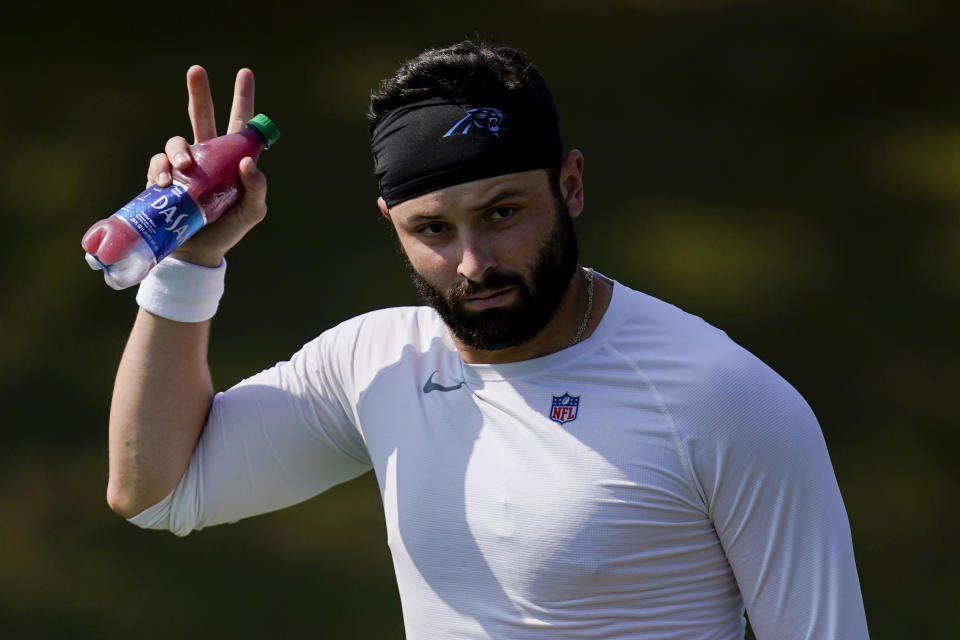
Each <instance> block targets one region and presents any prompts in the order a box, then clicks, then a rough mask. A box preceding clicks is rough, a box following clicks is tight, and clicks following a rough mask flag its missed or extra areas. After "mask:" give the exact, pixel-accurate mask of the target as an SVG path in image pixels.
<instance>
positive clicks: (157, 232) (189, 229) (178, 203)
mask: <svg viewBox="0 0 960 640" xmlns="http://www.w3.org/2000/svg"><path fill="white" fill-rule="evenodd" d="M116 215H118V216H120V217H122V218H124V219H125V220H127V221H128V222H129V223H130V225H131V226H132V227H133V228H134V229H136V230H137V231H138V232H139V233H140V235H141V236H143V239H144V240H146V241H147V244H148V245H149V246H150V249H151V250H152V251H153V255H154V256H156V258H157V262H160V261H161V260H163V259H164V258H166V257H167V256H168V255H170V254H171V253H172V252H173V251H174V250H175V249H176V248H177V247H179V246H180V245H182V244H183V243H184V242H186V241H187V238H189V237H190V236H192V235H193V234H195V233H196V232H197V231H199V230H200V228H201V227H203V225H204V224H205V222H206V221H205V220H204V217H203V212H201V211H200V207H198V206H197V203H196V202H194V200H193V198H191V197H190V194H188V193H187V188H186V187H185V186H184V185H182V184H179V183H176V182H175V183H173V184H172V185H170V186H169V187H158V186H157V185H152V186H150V187H148V188H147V190H146V191H144V192H143V193H141V194H140V195H138V196H137V197H136V198H134V199H133V200H131V201H130V202H128V203H127V204H126V206H124V207H123V208H122V209H120V210H119V211H117V213H116Z"/></svg>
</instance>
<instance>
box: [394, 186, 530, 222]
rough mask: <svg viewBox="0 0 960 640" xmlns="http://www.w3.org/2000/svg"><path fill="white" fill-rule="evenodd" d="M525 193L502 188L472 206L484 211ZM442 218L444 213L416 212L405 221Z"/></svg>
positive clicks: (475, 209)
mask: <svg viewBox="0 0 960 640" xmlns="http://www.w3.org/2000/svg"><path fill="white" fill-rule="evenodd" d="M525 195H527V192H526V191H523V190H522V189H504V190H503V191H500V192H498V193H496V194H495V195H494V196H493V197H492V198H490V199H489V200H487V201H486V202H483V203H481V204H479V205H477V206H476V207H474V208H473V210H474V211H484V210H486V209H489V208H490V207H492V206H493V205H495V204H497V203H498V202H500V201H501V200H507V199H508V198H516V197H520V196H525ZM442 218H444V214H442V213H436V214H429V213H417V214H414V215H412V216H410V217H409V218H408V219H407V223H408V224H419V223H421V222H432V221H435V220H440V219H442Z"/></svg>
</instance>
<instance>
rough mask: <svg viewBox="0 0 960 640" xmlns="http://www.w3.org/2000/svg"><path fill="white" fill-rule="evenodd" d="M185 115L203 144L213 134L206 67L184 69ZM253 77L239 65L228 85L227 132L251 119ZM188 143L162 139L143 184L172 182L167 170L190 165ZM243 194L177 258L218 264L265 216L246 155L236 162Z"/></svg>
mask: <svg viewBox="0 0 960 640" xmlns="http://www.w3.org/2000/svg"><path fill="white" fill-rule="evenodd" d="M187 95H188V98H189V99H188V102H187V113H188V115H189V116H190V125H191V126H192V128H193V138H194V142H203V141H204V140H209V139H210V138H215V137H216V136H217V126H216V120H215V118H214V110H213V97H212V96H211V95H210V83H209V81H208V79H207V72H206V70H205V69H204V68H203V67H201V66H199V65H194V66H192V67H190V69H188V70H187ZM253 96H254V81H253V72H252V71H251V70H250V69H240V71H238V72H237V79H236V82H235V84H234V88H233V105H232V107H231V108H230V118H229V120H228V121H227V131H226V132H227V133H236V132H238V131H242V130H243V128H244V127H245V126H246V124H247V121H248V120H250V118H252V117H253V115H254V113H253ZM192 163H193V159H192V158H191V157H190V145H189V143H188V142H187V141H186V139H184V138H183V137H181V136H176V137H173V138H170V139H169V140H167V144H166V146H165V147H164V153H158V154H156V155H155V156H153V157H152V158H151V159H150V166H149V168H148V170H147V184H148V185H149V184H157V185H158V186H161V187H166V186H169V185H170V184H171V183H172V181H173V180H172V177H171V174H170V172H171V168H176V169H177V170H180V171H183V170H186V169H187V168H189V167H190V165H191V164H192ZM239 173H240V182H241V184H242V185H243V188H244V194H243V196H242V197H241V199H240V201H239V202H238V203H237V204H236V205H235V206H234V207H233V208H232V209H230V210H228V211H227V212H225V213H224V214H223V215H222V216H220V218H219V219H217V220H216V221H214V222H212V223H211V224H209V225H207V226H206V227H204V228H203V229H201V230H200V231H198V232H197V233H196V234H195V235H194V236H193V237H192V238H190V239H189V240H187V241H186V242H185V243H184V244H183V245H182V246H181V247H180V248H179V249H177V250H176V251H174V252H173V254H171V255H174V256H176V257H178V258H180V259H181V260H186V261H187V262H192V263H194V264H199V265H202V266H206V267H216V266H218V265H219V264H220V262H221V261H222V259H223V256H224V255H225V254H226V252H227V250H229V249H230V247H232V246H233V245H235V244H236V243H237V242H239V241H240V239H241V238H242V237H243V236H244V235H245V234H246V233H247V232H248V231H249V230H250V229H252V228H253V227H254V225H256V224H257V223H258V222H260V221H261V220H263V218H264V216H266V214H267V204H266V196H267V179H266V177H265V176H264V175H263V173H262V172H260V170H259V169H257V167H256V165H254V163H253V160H252V159H251V158H244V159H243V160H241V161H240V166H239Z"/></svg>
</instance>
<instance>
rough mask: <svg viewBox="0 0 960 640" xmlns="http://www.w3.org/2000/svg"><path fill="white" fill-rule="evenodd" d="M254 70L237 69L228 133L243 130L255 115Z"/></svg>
mask: <svg viewBox="0 0 960 640" xmlns="http://www.w3.org/2000/svg"><path fill="white" fill-rule="evenodd" d="M253 93H254V82H253V71H251V70H250V69H246V68H244V69H240V71H237V81H236V83H234V85H233V106H232V107H230V120H229V122H227V133H236V132H237V131H243V128H244V127H245V126H247V122H248V121H249V120H250V118H252V117H253Z"/></svg>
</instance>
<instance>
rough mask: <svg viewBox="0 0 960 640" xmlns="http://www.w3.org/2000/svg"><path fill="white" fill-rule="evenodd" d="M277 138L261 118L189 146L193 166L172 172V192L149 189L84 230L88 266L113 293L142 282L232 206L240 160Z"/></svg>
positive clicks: (270, 124)
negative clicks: (99, 275)
mask: <svg viewBox="0 0 960 640" xmlns="http://www.w3.org/2000/svg"><path fill="white" fill-rule="evenodd" d="M279 137H280V132H279V130H278V129H277V127H276V125H274V124H273V122H271V121H270V119H269V118H267V117H266V116H265V115H263V114H260V115H258V116H256V117H255V118H253V119H252V120H250V122H249V123H248V124H247V127H246V128H245V129H244V130H243V131H240V132H238V133H231V134H228V135H225V136H220V137H219V138H212V139H210V140H205V141H203V142H198V143H196V144H194V145H192V146H191V147H190V155H191V156H192V158H193V162H192V163H191V165H190V167H189V168H187V169H186V170H185V171H182V172H181V171H178V170H177V169H173V170H172V171H171V174H172V177H173V184H172V185H171V186H169V187H158V186H156V185H151V186H150V187H148V188H147V189H146V190H145V191H144V192H143V193H141V194H140V195H139V196H137V197H136V198H134V199H133V200H131V201H130V202H129V203H127V205H126V206H124V207H123V208H122V209H120V210H119V211H117V212H116V213H115V214H113V215H112V216H110V217H109V218H105V219H103V220H100V221H99V222H97V223H96V224H94V225H93V226H92V227H90V229H89V230H87V232H86V233H85V234H84V236H83V240H82V241H81V243H80V244H81V246H82V247H83V249H84V251H86V260H87V263H88V264H89V265H90V267H91V268H93V269H102V270H103V277H104V280H105V281H106V282H107V284H108V285H110V286H111V287H113V288H114V289H125V288H126V287H129V286H131V285H133V284H136V283H138V282H140V281H141V280H143V279H144V278H145V277H147V274H148V273H149V272H150V270H151V269H153V267H154V266H156V264H157V263H158V262H160V261H161V260H163V259H164V258H165V257H166V256H168V255H169V254H170V253H171V252H172V251H174V250H175V249H176V248H177V247H179V246H180V245H181V244H183V243H184V242H186V241H187V239H189V238H190V237H191V236H192V235H193V234H194V233H196V232H197V231H198V230H200V229H201V228H202V227H203V226H204V225H206V224H209V223H211V222H213V221H215V220H216V219H217V218H219V217H220V216H221V215H222V214H223V213H224V212H225V211H226V210H227V209H229V208H230V207H232V206H233V205H234V204H236V202H237V201H238V200H239V199H240V196H241V195H242V193H243V186H242V185H241V183H240V176H239V173H238V166H239V164H240V160H242V159H243V158H245V157H248V156H249V157H250V158H252V159H253V160H254V162H256V160H257V158H258V157H259V155H260V152H261V151H262V150H263V149H265V148H267V147H268V146H269V145H272V144H273V143H275V142H276V141H277V139H278V138H279Z"/></svg>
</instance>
